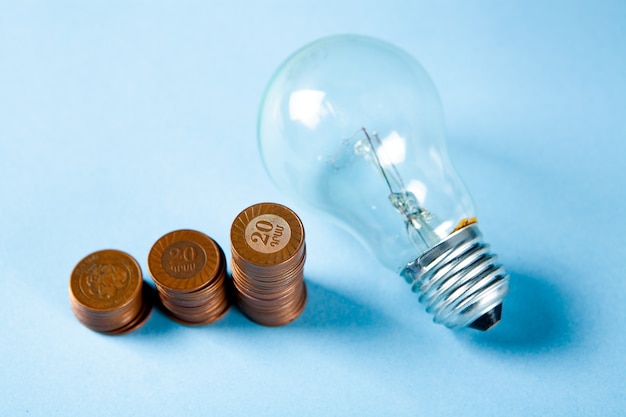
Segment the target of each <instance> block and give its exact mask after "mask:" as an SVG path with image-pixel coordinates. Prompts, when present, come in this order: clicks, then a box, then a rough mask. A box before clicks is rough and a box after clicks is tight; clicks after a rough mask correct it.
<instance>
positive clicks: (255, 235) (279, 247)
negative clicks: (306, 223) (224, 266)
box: [230, 203, 304, 267]
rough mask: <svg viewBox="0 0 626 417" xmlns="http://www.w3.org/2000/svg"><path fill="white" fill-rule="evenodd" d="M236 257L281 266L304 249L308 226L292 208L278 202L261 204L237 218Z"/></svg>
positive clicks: (232, 237)
mask: <svg viewBox="0 0 626 417" xmlns="http://www.w3.org/2000/svg"><path fill="white" fill-rule="evenodd" d="M230 241H231V248H232V250H233V253H234V256H235V257H241V258H243V259H245V260H246V262H248V263H249V264H252V265H258V266H261V267H265V266H279V265H281V264H282V263H283V262H289V260H290V259H293V257H294V255H297V254H298V253H301V252H302V250H303V247H304V227H303V225H302V222H301V221H300V218H299V217H298V216H297V215H296V214H295V213H294V212H293V211H292V210H291V209H289V208H287V207H285V206H283V205H280V204H276V203H259V204H255V205H253V206H250V207H248V208H247V209H245V210H244V211H242V212H241V213H239V214H238V215H237V217H236V218H235V220H234V221H233V224H232V226H231V229H230Z"/></svg>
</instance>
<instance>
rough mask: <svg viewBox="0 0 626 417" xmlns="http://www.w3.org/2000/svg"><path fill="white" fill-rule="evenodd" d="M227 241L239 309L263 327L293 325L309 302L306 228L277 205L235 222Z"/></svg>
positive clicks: (266, 205) (243, 214) (250, 209)
mask: <svg viewBox="0 0 626 417" xmlns="http://www.w3.org/2000/svg"><path fill="white" fill-rule="evenodd" d="M230 239H231V250H232V265H231V268H232V276H233V284H234V287H235V298H236V301H237V304H238V306H239V308H240V309H241V310H242V311H243V312H244V314H246V315H247V316H248V317H249V318H250V319H251V320H252V321H254V322H257V323H259V324H262V325H265V326H282V325H284V324H287V323H290V322H291V321H293V320H295V319H296V318H297V317H298V316H299V315H300V314H301V313H302V311H303V310H304V306H305V304H306V298H307V294H306V286H305V283H304V275H303V268H304V260H305V257H306V250H305V243H304V227H303V225H302V222H301V221H300V219H299V218H298V216H297V215H296V214H295V213H294V212H293V211H291V210H290V209H289V208H287V207H285V206H282V205H280V204H275V203H260V204H256V205H253V206H251V207H248V208H247V209H245V210H244V211H242V212H241V213H239V215H238V216H237V217H236V218H235V220H234V221H233V224H232V227H231V230H230Z"/></svg>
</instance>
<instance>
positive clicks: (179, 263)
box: [161, 240, 206, 279]
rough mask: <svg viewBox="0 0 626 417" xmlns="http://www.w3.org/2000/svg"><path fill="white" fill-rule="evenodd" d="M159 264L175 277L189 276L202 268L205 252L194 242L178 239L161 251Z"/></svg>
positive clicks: (183, 277) (204, 262)
mask: <svg viewBox="0 0 626 417" xmlns="http://www.w3.org/2000/svg"><path fill="white" fill-rule="evenodd" d="M161 264H162V266H163V269H164V270H165V272H167V273H168V274H169V275H171V276H173V277H175V278H180V279H185V278H191V277H192V276H194V275H196V274H197V273H199V272H200V271H201V270H202V268H204V265H205V264H206V253H205V252H204V249H202V247H201V246H200V245H198V244H197V243H196V242H192V241H189V240H179V241H177V242H174V243H172V244H171V245H169V246H168V247H167V248H166V249H165V250H164V251H163V255H162V256H161Z"/></svg>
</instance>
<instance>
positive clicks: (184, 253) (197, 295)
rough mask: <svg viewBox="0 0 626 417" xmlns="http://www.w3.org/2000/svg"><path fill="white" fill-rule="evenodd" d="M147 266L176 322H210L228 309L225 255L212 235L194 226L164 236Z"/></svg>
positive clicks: (165, 307) (154, 248)
mask: <svg viewBox="0 0 626 417" xmlns="http://www.w3.org/2000/svg"><path fill="white" fill-rule="evenodd" d="M148 268H149V270H150V274H151V275H152V278H153V279H154V282H155V284H156V287H157V291H158V293H159V299H160V303H161V305H162V306H163V307H164V310H165V312H166V314H168V315H169V316H170V317H171V318H173V319H175V320H176V321H177V322H179V323H183V324H188V325H203V324H209V323H212V322H214V321H216V320H219V319H220V318H221V317H223V316H224V315H225V314H226V312H227V311H228V308H229V302H228V297H227V294H226V287H225V285H224V282H225V277H226V258H225V256H224V252H223V251H222V248H221V247H220V246H219V245H218V244H217V243H216V242H215V241H214V240H213V239H211V238H210V237H209V236H207V235H205V234H203V233H201V232H198V231H195V230H176V231H173V232H170V233H168V234H166V235H164V236H162V237H161V238H160V239H159V240H157V241H156V243H155V244H154V245H153V246H152V249H151V250H150V253H149V255H148Z"/></svg>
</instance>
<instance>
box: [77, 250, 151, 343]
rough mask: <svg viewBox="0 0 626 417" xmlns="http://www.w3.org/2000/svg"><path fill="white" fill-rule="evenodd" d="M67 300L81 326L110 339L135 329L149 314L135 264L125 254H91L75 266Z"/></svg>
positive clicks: (104, 251) (145, 291)
mask: <svg viewBox="0 0 626 417" xmlns="http://www.w3.org/2000/svg"><path fill="white" fill-rule="evenodd" d="M69 297H70V306H71V308H72V311H73V312H74V315H75V316H76V318H77V319H78V320H79V321H80V322H81V323H82V324H84V325H85V326H86V327H88V328H90V329H91V330H94V331H97V332H101V333H105V334H110V335H116V334H124V333H128V332H131V331H133V330H135V329H137V328H139V327H140V326H141V325H142V324H144V323H145V321H146V320H147V318H148V316H149V315H150V312H151V310H152V304H151V303H150V302H149V287H148V286H147V285H145V284H144V282H143V279H142V275H141V268H140V267H139V264H138V263H137V261H136V260H135V259H134V258H133V257H132V256H130V255H128V254H127V253H125V252H121V251H118V250H112V249H108V250H102V251H98V252H94V253H92V254H90V255H88V256H86V257H85V258H83V259H82V260H81V261H80V262H79V263H78V264H77V265H76V267H75V268H74V270H73V271H72V275H71V276H70V285H69Z"/></svg>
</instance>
